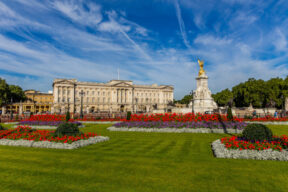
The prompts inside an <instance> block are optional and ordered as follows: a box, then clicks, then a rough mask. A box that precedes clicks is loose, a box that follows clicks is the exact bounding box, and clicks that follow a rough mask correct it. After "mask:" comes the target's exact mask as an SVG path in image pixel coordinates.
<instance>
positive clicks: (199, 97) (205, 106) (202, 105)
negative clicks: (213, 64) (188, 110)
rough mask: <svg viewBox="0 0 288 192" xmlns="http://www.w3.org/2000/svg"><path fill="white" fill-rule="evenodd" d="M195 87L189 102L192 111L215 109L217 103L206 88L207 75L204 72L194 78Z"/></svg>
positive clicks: (199, 111) (201, 111) (202, 111)
mask: <svg viewBox="0 0 288 192" xmlns="http://www.w3.org/2000/svg"><path fill="white" fill-rule="evenodd" d="M196 81H197V89H196V90H195V91H194V97H193V99H192V101H191V103H190V106H191V107H192V111H194V113H204V112H205V111H213V110H214V109H217V108H218V107H217V104H216V103H215V101H214V99H213V98H212V96H211V91H210V90H209V88H208V76H207V75H206V74H205V72H204V73H202V74H201V75H199V76H198V77H197V78H196Z"/></svg>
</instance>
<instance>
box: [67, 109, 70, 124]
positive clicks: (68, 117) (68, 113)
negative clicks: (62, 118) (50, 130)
mask: <svg viewBox="0 0 288 192" xmlns="http://www.w3.org/2000/svg"><path fill="white" fill-rule="evenodd" d="M69 120H70V112H69V110H68V111H67V112H66V121H67V122H68V121H69Z"/></svg>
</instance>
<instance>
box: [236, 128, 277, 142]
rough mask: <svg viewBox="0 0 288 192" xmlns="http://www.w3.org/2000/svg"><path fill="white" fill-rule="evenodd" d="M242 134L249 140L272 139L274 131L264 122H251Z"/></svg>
mask: <svg viewBox="0 0 288 192" xmlns="http://www.w3.org/2000/svg"><path fill="white" fill-rule="evenodd" d="M242 136H243V137H244V138H245V139H247V140H248V141H253V142H255V141H264V140H267V141H270V140H271V139H272V137H273V134H272V131H271V130H270V129H269V128H268V127H267V126H266V125H262V124H249V125H248V126H247V127H246V128H245V129H244V131H243V133H242Z"/></svg>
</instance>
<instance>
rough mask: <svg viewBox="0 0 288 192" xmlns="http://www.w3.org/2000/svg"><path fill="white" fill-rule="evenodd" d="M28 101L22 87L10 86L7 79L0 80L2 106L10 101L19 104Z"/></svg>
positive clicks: (0, 102)
mask: <svg viewBox="0 0 288 192" xmlns="http://www.w3.org/2000/svg"><path fill="white" fill-rule="evenodd" d="M25 99H26V97H25V94H24V92H23V90H22V88H21V87H19V86H18V85H8V84H7V83H6V81H5V79H1V78H0V106H1V105H3V104H4V103H8V102H10V101H13V102H19V101H24V100H25Z"/></svg>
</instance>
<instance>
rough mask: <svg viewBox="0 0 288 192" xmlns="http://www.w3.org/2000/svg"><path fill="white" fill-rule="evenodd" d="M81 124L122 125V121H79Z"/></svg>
mask: <svg viewBox="0 0 288 192" xmlns="http://www.w3.org/2000/svg"><path fill="white" fill-rule="evenodd" d="M79 122H80V123H87V124H115V123H120V122H121V121H79Z"/></svg>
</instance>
